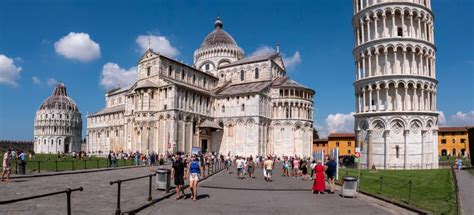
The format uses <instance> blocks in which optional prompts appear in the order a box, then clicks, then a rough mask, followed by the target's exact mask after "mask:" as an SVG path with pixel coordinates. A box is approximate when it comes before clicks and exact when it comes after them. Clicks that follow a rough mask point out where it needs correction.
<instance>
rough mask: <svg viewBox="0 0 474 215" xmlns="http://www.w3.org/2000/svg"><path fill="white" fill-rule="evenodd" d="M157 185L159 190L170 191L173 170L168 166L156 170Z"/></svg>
mask: <svg viewBox="0 0 474 215" xmlns="http://www.w3.org/2000/svg"><path fill="white" fill-rule="evenodd" d="M156 187H157V189H158V190H165V191H166V192H169V190H170V188H171V170H169V169H166V168H158V169H157V170H156Z"/></svg>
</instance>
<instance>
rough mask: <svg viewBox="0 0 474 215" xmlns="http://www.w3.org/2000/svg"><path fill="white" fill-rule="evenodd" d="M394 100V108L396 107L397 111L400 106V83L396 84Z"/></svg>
mask: <svg viewBox="0 0 474 215" xmlns="http://www.w3.org/2000/svg"><path fill="white" fill-rule="evenodd" d="M393 102H394V103H393V104H394V105H393V107H394V108H393V109H394V110H395V111H398V110H399V108H398V105H399V104H398V85H395V98H394V99H393Z"/></svg>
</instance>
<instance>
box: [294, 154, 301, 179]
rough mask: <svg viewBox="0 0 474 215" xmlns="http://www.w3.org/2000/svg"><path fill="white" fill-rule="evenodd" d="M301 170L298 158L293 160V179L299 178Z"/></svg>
mask: <svg viewBox="0 0 474 215" xmlns="http://www.w3.org/2000/svg"><path fill="white" fill-rule="evenodd" d="M299 169H300V160H299V158H298V157H295V159H294V160H293V177H295V178H298V176H299Z"/></svg>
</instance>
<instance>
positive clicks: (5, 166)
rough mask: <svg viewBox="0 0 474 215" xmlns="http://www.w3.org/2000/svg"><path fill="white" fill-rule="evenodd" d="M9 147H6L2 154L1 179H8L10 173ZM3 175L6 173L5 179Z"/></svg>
mask: <svg viewBox="0 0 474 215" xmlns="http://www.w3.org/2000/svg"><path fill="white" fill-rule="evenodd" d="M11 152H12V150H11V149H8V150H7V152H5V154H3V165H2V167H3V171H2V181H7V182H8V181H10V175H11V174H12V170H11V169H10V156H11ZM5 175H7V179H6V180H5Z"/></svg>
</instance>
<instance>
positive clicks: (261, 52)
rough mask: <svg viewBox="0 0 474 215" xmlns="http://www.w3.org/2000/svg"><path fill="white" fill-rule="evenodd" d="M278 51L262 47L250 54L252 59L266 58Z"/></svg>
mask: <svg viewBox="0 0 474 215" xmlns="http://www.w3.org/2000/svg"><path fill="white" fill-rule="evenodd" d="M275 52H276V50H275V49H274V48H273V47H270V46H260V47H259V48H258V49H256V50H255V51H254V52H252V54H250V57H256V56H264V55H269V54H273V53H275Z"/></svg>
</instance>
